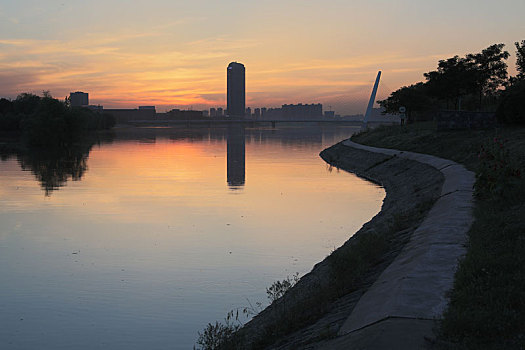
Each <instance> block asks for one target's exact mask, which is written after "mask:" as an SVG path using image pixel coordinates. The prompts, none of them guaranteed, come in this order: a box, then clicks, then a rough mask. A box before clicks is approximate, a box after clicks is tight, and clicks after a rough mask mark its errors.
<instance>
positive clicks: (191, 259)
mask: <svg viewBox="0 0 525 350" xmlns="http://www.w3.org/2000/svg"><path fill="white" fill-rule="evenodd" d="M355 131H356V128H355V127H351V126H333V125H332V126H326V125H325V126H319V125H316V124H311V125H293V124H289V125H286V124H281V125H278V126H277V127H276V128H271V127H268V128H245V127H242V126H239V125H237V126H230V127H223V128H219V127H217V128H211V129H210V128H205V127H202V128H185V127H179V128H131V127H130V128H117V129H115V130H114V131H113V132H110V133H107V134H104V135H102V136H101V137H99V138H98V139H97V140H94V141H92V142H91V143H89V144H87V145H82V146H78V147H76V148H75V149H73V150H68V151H65V152H62V153H60V154H58V155H54V154H49V153H48V152H46V151H45V150H40V151H30V152H28V151H25V152H21V151H19V152H16V151H13V152H6V151H4V152H3V153H2V159H1V161H0V281H1V288H0V343H1V344H2V349H95V348H107V349H191V348H192V346H193V345H194V344H195V341H196V339H197V336H198V334H197V332H198V331H200V330H202V329H203V328H204V327H205V326H206V324H207V323H208V322H215V321H216V320H221V319H223V318H224V317H225V316H226V313H227V312H228V311H230V310H232V309H236V308H242V307H244V306H247V305H249V304H250V303H251V304H255V302H258V301H260V302H263V304H264V303H266V292H265V289H266V287H268V286H270V285H271V283H272V282H274V281H276V280H281V279H283V278H286V277H287V276H292V275H293V274H295V273H299V275H303V274H305V273H307V272H308V271H310V270H311V268H312V267H313V265H314V264H315V263H317V262H319V261H321V260H322V259H324V258H325V257H326V256H327V255H328V254H330V252H331V251H332V250H333V249H334V248H335V247H338V246H340V245H341V244H343V243H344V242H345V241H346V240H347V239H348V238H349V237H350V236H351V235H352V234H353V233H354V232H355V231H357V230H358V229H359V228H360V227H361V225H362V224H363V223H365V222H366V221H368V220H370V218H371V217H372V216H374V215H375V214H376V213H377V212H378V211H379V209H380V207H381V203H382V200H383V198H384V196H385V193H384V190H383V189H382V188H381V187H379V186H377V185H374V184H371V183H369V182H367V181H365V180H363V179H360V178H358V177H356V176H354V175H353V174H349V173H346V172H344V171H338V170H337V169H332V168H330V167H328V166H327V164H326V163H325V162H324V161H323V160H322V159H321V158H319V156H318V154H319V152H320V151H321V150H323V149H324V148H326V147H328V146H330V145H332V144H334V143H336V142H338V141H340V140H342V139H345V138H348V137H349V136H350V135H351V134H352V133H353V132H355Z"/></svg>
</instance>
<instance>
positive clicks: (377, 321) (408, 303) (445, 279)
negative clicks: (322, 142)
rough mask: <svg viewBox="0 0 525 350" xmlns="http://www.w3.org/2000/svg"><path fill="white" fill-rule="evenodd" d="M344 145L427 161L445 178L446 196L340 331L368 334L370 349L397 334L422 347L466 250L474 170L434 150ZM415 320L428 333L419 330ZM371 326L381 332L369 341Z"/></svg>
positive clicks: (402, 341)
mask: <svg viewBox="0 0 525 350" xmlns="http://www.w3.org/2000/svg"><path fill="white" fill-rule="evenodd" d="M344 145H346V146H349V147H354V148H357V149H362V150H366V151H370V152H376V153H383V154H388V155H395V156H398V157H402V158H407V159H411V160H415V161H418V162H421V163H425V164H428V165H430V166H432V167H434V168H436V169H438V170H439V171H440V172H441V173H442V174H443V175H444V177H445V182H444V184H443V187H442V191H441V197H440V198H439V199H438V200H437V201H436V203H435V204H434V206H433V207H432V209H431V210H430V212H429V213H428V216H427V217H426V218H425V220H424V221H423V223H422V224H421V226H420V227H419V228H417V229H416V231H415V232H414V234H413V235H412V237H411V239H410V241H409V242H408V243H407V245H406V246H405V247H404V249H403V251H402V252H401V253H400V254H399V256H398V257H397V258H396V259H395V260H394V262H393V263H392V264H391V265H390V266H389V267H387V268H386V270H385V271H384V272H383V273H382V274H381V275H380V276H379V278H378V280H377V281H376V282H375V283H374V284H373V285H372V286H371V287H370V289H369V290H368V291H367V292H366V293H365V294H364V295H363V296H362V297H361V299H360V300H359V302H358V303H357V305H356V307H355V308H354V310H353V311H352V313H351V315H350V316H349V317H348V319H347V320H346V322H345V323H344V324H343V326H342V327H341V329H340V330H339V336H340V337H342V338H341V340H343V339H351V338H354V339H360V338H363V339H365V338H366V342H367V344H368V345H367V346H366V347H365V348H369V349H383V348H385V349H386V348H393V347H392V346H393V345H394V344H396V339H393V338H392V337H393V336H394V337H395V336H396V334H397V337H398V339H397V344H398V345H403V344H404V345H406V346H408V347H404V348H420V347H421V344H423V342H424V339H423V337H424V336H425V335H429V334H428V333H429V332H430V335H431V327H430V326H428V325H429V321H432V320H436V319H439V318H441V316H442V313H443V311H444V310H445V308H446V306H447V303H448V300H447V296H446V294H447V292H448V291H450V290H451V289H452V286H453V281H454V273H455V271H456V268H457V264H458V260H459V259H460V258H461V257H462V256H463V255H464V254H465V252H466V248H465V243H466V242H467V232H468V230H469V228H470V226H471V224H472V221H473V216H472V208H473V185H474V174H473V173H472V172H471V171H468V170H466V169H465V168H464V167H463V166H462V165H460V164H458V163H455V162H453V161H450V160H446V159H442V158H438V157H434V156H430V155H425V154H419V153H413V152H403V151H397V150H391V149H384V148H375V147H369V146H364V145H360V144H357V143H354V142H352V141H350V140H347V141H345V142H344ZM411 320H412V321H411ZM414 322H416V323H420V325H421V327H419V328H421V329H425V332H423V331H416V330H417V329H418V327H417V326H415V325H414ZM404 325H410V326H408V327H407V326H404ZM372 329H380V330H381V331H380V332H374V333H375V335H374V337H375V338H376V340H375V341H372V343H370V341H371V340H370V337H369V336H367V337H363V335H365V334H369V333H370V332H371V331H372ZM396 329H397V331H395V330H396ZM378 333H379V334H378ZM407 337H408V338H407ZM345 343H346V342H345ZM357 343H361V344H362V342H359V341H358V342H357ZM346 344H348V343H346ZM374 344H375V345H374ZM381 344H383V345H381ZM409 344H412V345H409ZM355 345H359V344H355ZM356 348H360V347H359V346H356ZM394 348H395V347H394Z"/></svg>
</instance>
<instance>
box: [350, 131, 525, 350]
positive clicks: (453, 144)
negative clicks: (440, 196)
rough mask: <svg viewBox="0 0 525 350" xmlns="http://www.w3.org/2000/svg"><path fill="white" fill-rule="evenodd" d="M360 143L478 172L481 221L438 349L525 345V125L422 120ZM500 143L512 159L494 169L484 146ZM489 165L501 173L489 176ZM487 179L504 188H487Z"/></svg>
mask: <svg viewBox="0 0 525 350" xmlns="http://www.w3.org/2000/svg"><path fill="white" fill-rule="evenodd" d="M353 140H354V141H355V142H359V143H362V144H367V145H371V146H376V147H387V148H396V149H401V150H407V151H415V152H420V153H427V154H432V155H435V156H438V157H442V158H447V159H451V160H454V161H456V162H459V163H462V164H464V165H465V166H466V167H467V168H468V169H470V170H472V171H475V172H476V177H477V183H476V203H475V211H474V217H475V222H474V223H473V226H472V227H471V229H470V232H469V246H468V251H467V254H466V256H465V258H464V259H463V260H462V262H461V264H460V266H459V268H458V271H457V273H456V276H455V282H454V289H453V291H452V292H451V295H450V305H449V308H448V310H447V311H446V312H445V314H444V319H443V320H442V322H441V327H440V330H439V335H438V339H437V343H436V344H437V345H436V346H437V347H438V348H445V349H524V348H525V222H524V220H523V218H525V179H524V176H523V169H524V168H525V128H497V129H493V130H480V131H467V130H465V131H446V132H437V131H436V130H435V128H434V125H433V124H432V123H421V124H414V125H408V126H406V127H404V126H393V127H380V128H378V129H375V130H372V131H369V132H364V133H361V134H359V135H356V136H354V137H353ZM495 144H496V145H497V147H502V148H504V149H505V152H504V153H505V156H504V157H506V158H505V159H504V161H499V160H498V161H497V162H495V161H494V160H492V163H488V166H487V163H486V162H487V160H486V158H484V157H483V156H481V157H480V155H482V152H481V150H482V146H483V147H484V148H483V149H487V148H490V147H494V145H495ZM500 144H501V146H499V145H500ZM480 152H481V153H480ZM507 158H508V159H507ZM507 164H511V165H507ZM487 168H490V169H491V171H492V172H493V173H494V172H495V173H496V174H497V175H496V176H492V175H491V174H489V175H487V174H486V169H487ZM509 169H510V170H512V171H508V170H509ZM509 174H510V175H509ZM491 176H492V177H491ZM487 177H488V181H489V183H490V180H491V179H492V181H493V183H494V184H495V185H497V186H487V185H486V183H487ZM494 179H497V180H494ZM482 180H484V181H482ZM496 189H497V190H496Z"/></svg>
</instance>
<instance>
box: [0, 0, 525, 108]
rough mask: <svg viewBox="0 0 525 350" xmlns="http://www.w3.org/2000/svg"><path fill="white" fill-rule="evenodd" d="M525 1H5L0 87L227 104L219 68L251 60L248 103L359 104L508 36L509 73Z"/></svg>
mask: <svg viewBox="0 0 525 350" xmlns="http://www.w3.org/2000/svg"><path fill="white" fill-rule="evenodd" d="M523 13H525V2H523V1H522V0H502V1H499V2H497V3H496V2H490V3H489V2H479V1H474V0H464V1H461V2H457V1H452V0H441V1H437V0H429V1H415V0H399V1H396V2H386V1H377V0H376V1H374V0H373V1H361V0H358V1H351V2H350V1H341V0H326V1H317V0H313V1H309V2H307V3H304V2H299V1H295V0H294V1H292V0H290V1H276V0H268V1H264V2H243V3H241V4H239V3H238V2H233V1H231V0H225V1H224V2H220V3H219V2H215V1H211V0H202V1H196V2H186V1H167V0H151V1H149V2H133V1H131V2H129V3H127V4H126V6H123V4H122V3H120V2H115V1H112V0H109V1H108V0H106V1H100V0H93V1H90V4H89V6H88V7H86V6H85V4H84V3H82V2H79V1H76V0H73V1H68V2H63V1H57V0H50V1H46V2H45V4H44V3H42V2H38V1H36V0H28V1H24V2H15V1H9V2H4V3H2V4H0V96H2V97H10V98H15V97H16V96H17V95H18V94H20V93H23V92H32V93H36V94H41V92H42V91H43V90H49V91H50V92H51V94H52V95H53V96H55V97H57V98H60V99H63V98H65V97H66V96H68V94H69V92H71V91H86V92H89V93H90V103H91V104H93V105H99V104H100V105H104V106H105V107H107V108H130V107H132V106H139V105H155V106H157V109H158V110H159V111H166V110H171V109H173V108H181V109H189V108H193V109H199V110H204V109H209V108H210V107H216V106H224V107H226V96H225V90H226V77H225V74H224V73H223V72H224V66H225V65H226V64H228V62H231V61H239V62H243V63H244V64H245V65H246V66H247V67H249V72H250V74H249V76H247V79H246V106H251V107H252V108H258V107H261V106H266V107H269V108H270V107H279V106H281V105H282V104H286V103H301V102H303V103H312V102H316V103H317V102H319V103H322V104H323V105H324V106H332V110H336V111H337V112H338V113H341V114H355V113H363V112H364V110H365V109H366V104H367V99H368V97H369V96H370V90H371V86H372V85H373V82H374V78H375V74H376V72H377V71H378V70H382V71H383V78H382V82H381V84H380V87H379V91H378V94H377V99H384V98H386V97H387V96H388V95H389V94H390V92H391V91H393V90H396V89H398V88H399V87H401V86H403V85H409V84H412V83H415V82H418V81H421V80H423V79H424V78H423V75H422V74H423V73H424V72H428V71H430V70H434V69H435V68H436V66H437V62H438V60H440V59H445V58H448V57H452V56H454V55H459V56H463V55H465V54H467V53H475V52H480V51H481V50H482V49H484V48H486V47H488V46H489V45H491V44H494V43H505V44H506V49H507V50H508V51H509V52H510V53H511V57H510V58H509V60H508V65H509V72H510V74H511V75H512V74H515V68H514V62H515V56H514V47H513V43H514V42H515V41H520V40H523V39H524V35H525V34H524V33H525V21H523V19H522V15H523Z"/></svg>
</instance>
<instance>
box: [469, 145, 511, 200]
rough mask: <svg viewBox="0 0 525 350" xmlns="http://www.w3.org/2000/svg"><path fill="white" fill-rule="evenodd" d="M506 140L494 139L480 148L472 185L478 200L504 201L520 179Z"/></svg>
mask: <svg viewBox="0 0 525 350" xmlns="http://www.w3.org/2000/svg"><path fill="white" fill-rule="evenodd" d="M505 143H506V140H500V139H498V138H494V139H493V140H492V142H488V143H486V144H485V145H482V146H481V150H480V152H479V155H478V157H479V168H478V171H477V172H476V182H475V184H474V190H475V195H476V196H477V197H478V198H484V197H485V198H486V197H489V198H492V199H504V198H506V197H507V196H508V195H509V194H510V192H512V189H513V188H514V186H513V185H515V184H518V183H519V181H520V178H521V169H520V167H519V166H518V165H517V164H516V163H515V162H514V161H513V159H511V157H510V154H509V150H508V149H507V148H506V147H505Z"/></svg>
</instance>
